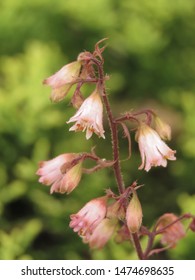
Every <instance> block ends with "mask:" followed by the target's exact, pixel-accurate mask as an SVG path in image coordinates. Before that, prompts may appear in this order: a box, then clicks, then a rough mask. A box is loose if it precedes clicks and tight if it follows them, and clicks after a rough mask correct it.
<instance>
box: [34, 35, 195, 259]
mask: <svg viewBox="0 0 195 280" xmlns="http://www.w3.org/2000/svg"><path fill="white" fill-rule="evenodd" d="M104 40H105V39H103V40H101V41H99V42H98V43H97V44H96V45H95V49H94V51H93V52H92V53H91V52H88V51H85V52H82V53H80V54H79V55H78V58H77V60H76V61H73V62H71V63H69V64H67V65H65V66H63V67H62V68H61V69H60V70H59V71H57V72H56V73H55V74H54V75H52V76H50V77H48V78H46V79H45V80H44V81H43V83H44V84H46V85H48V86H50V87H51V88H52V93H51V97H50V98H51V100H52V101H53V102H59V101H62V100H63V99H64V98H65V97H66V96H67V94H68V93H69V92H70V89H72V88H73V87H74V88H75V89H74V92H73V95H72V97H71V104H72V105H73V107H74V108H76V109H77V111H76V113H75V114H74V115H73V116H72V117H70V119H69V120H67V121H66V122H67V123H68V124H69V123H73V124H72V126H71V127H70V128H69V131H75V132H80V131H81V132H86V139H87V140H88V139H90V138H91V137H92V135H93V134H96V135H97V136H98V137H100V138H103V139H105V131H104V125H103V108H105V110H106V113H107V117H108V123H109V126H110V131H111V139H112V151H113V158H112V160H106V159H104V158H100V157H99V156H97V155H96V154H95V152H94V149H92V151H91V153H86V152H84V153H83V152H82V153H79V154H78V153H64V154H61V155H59V156H57V157H55V158H53V159H51V160H48V161H42V162H40V164H39V168H38V170H37V173H36V174H37V175H38V176H40V178H39V182H40V183H42V184H44V185H47V186H51V188H50V193H51V194H52V193H54V192H59V193H67V194H69V193H70V192H72V191H73V190H74V189H75V188H76V187H77V186H78V184H79V182H80V180H81V177H82V174H83V173H87V174H90V173H92V172H94V171H97V170H99V169H102V168H108V167H111V168H112V169H113V171H114V175H115V179H116V182H117V187H118V194H114V193H113V192H112V191H111V190H110V189H109V190H107V191H106V195H104V196H102V197H98V198H94V199H92V200H91V201H89V202H88V203H86V205H85V206H84V207H83V208H82V209H80V210H79V211H78V213H76V214H72V215H71V216H70V219H71V221H70V227H71V228H72V229H73V231H74V232H77V233H78V235H79V236H80V237H81V238H82V240H83V242H84V243H88V244H89V246H90V247H91V248H102V247H103V246H104V245H105V244H106V243H107V241H108V240H109V239H110V238H111V237H112V236H113V234H114V233H115V232H116V233H117V237H116V241H117V242H122V241H125V240H130V241H131V242H132V243H133V244H134V247H135V249H136V251H137V254H138V256H139V258H140V259H145V258H147V257H148V256H150V255H152V245H153V240H154V237H155V235H157V234H161V235H162V239H161V242H162V244H163V245H168V246H169V247H174V246H175V245H176V243H177V242H178V241H179V240H180V239H181V238H183V237H184V235H185V230H184V228H183V226H182V224H181V221H180V220H175V219H176V218H177V217H176V216H175V215H174V214H170V213H168V214H164V215H163V216H162V217H161V218H160V219H159V221H158V223H157V226H156V228H155V229H154V231H152V232H150V231H149V230H148V229H147V228H146V227H144V226H143V225H142V216H143V213H142V206H141V203H140V201H139V198H138V195H137V189H138V188H139V187H140V186H137V183H136V182H134V183H133V184H129V183H128V185H127V186H125V182H124V180H123V176H122V174H121V166H120V155H119V147H118V143H119V139H118V126H119V125H121V126H122V128H123V131H124V136H125V137H126V138H127V140H128V142H129V157H128V159H129V158H130V156H131V147H132V145H131V142H132V140H131V135H130V131H132V130H133V131H135V140H136V141H137V142H138V147H139V151H140V155H141V161H142V162H141V165H140V166H139V167H138V169H144V170H145V171H147V172H148V171H149V170H150V169H151V168H152V167H156V166H163V167H166V166H167V161H168V160H171V161H173V160H176V157H175V153H176V151H175V150H172V149H171V148H169V147H168V145H167V144H166V143H165V141H166V140H170V139H171V128H170V126H169V125H168V124H167V123H165V122H164V121H163V120H162V119H161V118H160V117H159V116H157V114H156V113H155V112H153V111H152V110H143V111H140V112H132V111H130V113H129V112H127V113H124V114H123V115H122V116H121V115H120V117H118V118H115V117H114V116H113V113H112V110H111V106H110V103H109V100H108V96H107V93H106V87H105V82H106V80H107V78H108V76H107V75H104V70H103V64H104V59H103V56H102V53H103V51H104V49H105V47H100V43H102V42H103V41H104ZM84 84H93V85H94V90H93V91H92V92H91V94H90V95H89V96H87V97H84V96H85V95H84V94H83V93H82V91H83V85H84ZM132 123H133V124H134V125H135V123H136V127H135V126H134V127H133V128H131V127H130V125H132ZM85 159H91V160H93V161H95V163H96V164H95V166H94V167H92V168H91V169H86V168H84V162H85ZM189 217H190V218H193V220H192V222H191V224H190V229H191V230H193V231H195V230H194V229H195V226H194V225H195V222H194V221H195V218H194V217H192V216H189ZM189 217H188V218H189ZM142 235H147V236H148V246H147V248H146V250H145V252H142V249H141V244H140V243H139V238H140V237H141V236H142ZM159 250H161V249H159Z"/></svg>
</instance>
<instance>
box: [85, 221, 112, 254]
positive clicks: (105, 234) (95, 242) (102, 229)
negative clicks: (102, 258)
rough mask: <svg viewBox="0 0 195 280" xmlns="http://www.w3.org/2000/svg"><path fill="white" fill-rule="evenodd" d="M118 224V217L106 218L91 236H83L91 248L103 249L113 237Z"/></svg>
mask: <svg viewBox="0 0 195 280" xmlns="http://www.w3.org/2000/svg"><path fill="white" fill-rule="evenodd" d="M116 225H117V219H110V218H105V219H103V220H102V221H101V222H100V223H99V225H98V226H97V227H96V228H95V230H94V232H93V233H92V235H91V236H89V237H87V236H84V237H83V242H84V243H88V244H89V246H90V248H96V249H101V248H102V247H104V245H105V244H106V243H107V242H108V241H109V239H110V238H111V237H112V235H113V233H114V231H115V229H116Z"/></svg>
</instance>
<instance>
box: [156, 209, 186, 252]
mask: <svg viewBox="0 0 195 280" xmlns="http://www.w3.org/2000/svg"><path fill="white" fill-rule="evenodd" d="M177 219H178V217H177V216H176V215H174V214H172V213H166V214H164V215H162V216H161V217H160V218H159V220H158V226H157V231H159V230H162V238H161V243H162V244H163V245H168V246H170V247H171V248H174V247H175V246H176V244H177V242H178V241H179V240H180V239H182V238H183V237H184V236H185V230H184V227H183V225H182V223H181V222H180V221H177V222H175V223H173V224H172V225H170V226H168V225H169V224H171V223H172V222H174V221H176V220H177ZM166 226H168V227H167V228H165V227H166ZM163 228H165V230H163Z"/></svg>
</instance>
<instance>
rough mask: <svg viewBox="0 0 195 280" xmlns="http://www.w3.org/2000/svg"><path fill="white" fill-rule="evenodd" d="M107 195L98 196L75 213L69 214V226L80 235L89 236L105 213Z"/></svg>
mask: <svg viewBox="0 0 195 280" xmlns="http://www.w3.org/2000/svg"><path fill="white" fill-rule="evenodd" d="M106 202H107V197H106V196H103V197H99V198H95V199H93V200H91V201H89V202H88V203H87V204H86V205H85V206H84V207H83V208H82V209H81V210H80V211H79V212H78V213H77V214H72V215H71V216H70V218H71V222H70V227H71V228H73V230H74V232H78V234H79V235H80V236H86V238H89V236H90V235H91V234H92V233H93V231H94V229H95V228H96V227H97V226H98V225H99V223H100V222H101V221H102V220H103V219H104V217H105V215H106Z"/></svg>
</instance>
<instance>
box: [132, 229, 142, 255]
mask: <svg viewBox="0 0 195 280" xmlns="http://www.w3.org/2000/svg"><path fill="white" fill-rule="evenodd" d="M132 238H133V243H134V246H135V249H136V252H137V255H138V257H139V259H140V260H144V255H143V251H142V248H141V244H140V241H139V237H138V234H137V233H132Z"/></svg>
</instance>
